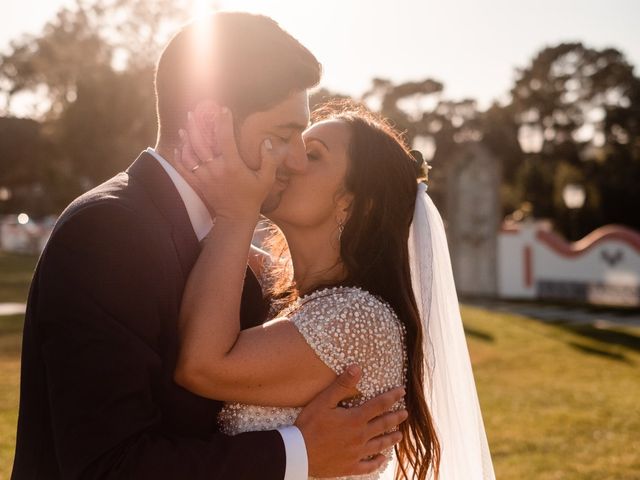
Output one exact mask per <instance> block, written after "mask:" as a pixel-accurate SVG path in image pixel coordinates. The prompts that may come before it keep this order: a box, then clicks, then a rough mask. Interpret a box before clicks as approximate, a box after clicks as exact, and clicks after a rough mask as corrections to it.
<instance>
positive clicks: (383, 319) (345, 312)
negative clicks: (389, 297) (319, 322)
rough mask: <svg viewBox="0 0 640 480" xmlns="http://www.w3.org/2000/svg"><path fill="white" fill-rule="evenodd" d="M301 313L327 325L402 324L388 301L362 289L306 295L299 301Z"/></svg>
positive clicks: (355, 288)
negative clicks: (358, 323) (344, 323)
mask: <svg viewBox="0 0 640 480" xmlns="http://www.w3.org/2000/svg"><path fill="white" fill-rule="evenodd" d="M297 310H298V311H299V312H304V314H305V316H309V315H311V316H312V317H315V318H316V319H317V318H318V317H320V318H323V319H325V320H326V321H349V322H353V321H356V322H374V323H375V324H378V325H382V324H392V325H393V326H397V325H398V324H399V323H400V321H399V320H398V317H397V315H396V313H395V312H394V310H393V308H392V307H391V306H390V305H389V303H387V302H386V301H385V300H384V299H382V298H380V297H379V296H377V295H374V294H373V293H371V292H369V291H367V290H364V289H362V288H359V287H331V288H325V289H322V290H316V291H315V292H313V293H311V294H309V295H305V296H303V297H301V298H300V299H299V300H298V305H297ZM294 313H295V312H294Z"/></svg>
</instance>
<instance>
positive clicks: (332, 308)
mask: <svg viewBox="0 0 640 480" xmlns="http://www.w3.org/2000/svg"><path fill="white" fill-rule="evenodd" d="M279 317H286V318H288V320H289V321H290V322H292V323H293V325H295V326H296V328H297V329H298V331H299V332H300V333H301V334H302V336H303V337H304V339H305V340H306V341H307V343H308V344H309V346H310V347H311V348H312V349H313V351H314V352H315V353H316V355H318V357H319V358H320V359H321V360H322V361H323V362H324V363H325V364H326V365H327V366H328V367H329V368H331V369H332V370H333V371H334V372H335V373H336V374H341V373H342V372H343V371H344V369H345V368H346V367H347V366H349V365H351V364H358V365H359V366H360V367H361V368H362V379H361V380H360V382H359V383H358V390H359V391H360V395H358V396H357V397H354V398H353V399H351V400H349V401H347V402H345V403H344V404H343V405H342V406H344V407H353V406H357V405H360V404H362V403H364V402H365V401H367V400H369V399H371V398H374V397H375V396H377V395H379V394H381V393H384V392H386V391H388V390H390V389H392V388H395V387H398V386H404V385H405V381H406V364H407V360H406V348H405V339H404V337H405V330H404V326H403V325H402V323H401V322H400V320H399V319H398V317H397V316H396V314H395V313H394V311H393V310H392V308H391V307H390V306H389V305H388V304H387V303H386V302H384V301H383V300H381V299H379V298H377V297H376V296H374V295H372V294H371V293H369V292H366V291H364V290H361V289H358V288H354V287H333V288H328V289H324V290H318V291H316V292H313V293H311V294H310V295H308V296H304V297H301V298H299V299H298V300H297V301H296V302H294V303H293V304H292V305H291V306H290V307H288V308H287V309H286V310H285V311H284V312H282V313H281V314H280V315H279ZM400 408H404V404H403V403H400V402H399V403H397V404H396V405H395V406H394V409H400ZM301 410H302V409H301V408H281V407H266V406H256V405H245V404H240V403H228V404H226V405H225V406H224V407H223V409H222V411H221V412H220V414H219V416H218V422H219V424H220V428H221V430H222V431H223V432H225V433H227V434H229V435H235V434H238V433H242V432H248V431H258V430H273V429H276V428H279V427H282V426H287V425H293V423H294V422H295V420H296V418H297V417H298V414H299V413H300V411H301ZM384 454H385V455H386V456H387V457H388V461H390V460H391V459H392V458H393V450H392V449H390V450H388V451H386V452H384ZM387 463H388V462H387ZM385 467H386V465H385ZM385 467H383V468H382V469H381V470H379V471H378V472H374V473H373V474H370V475H364V476H358V477H340V478H341V480H346V479H347V478H354V479H358V480H365V479H366V480H375V479H378V478H380V476H381V474H382V471H383V470H384V468H385Z"/></svg>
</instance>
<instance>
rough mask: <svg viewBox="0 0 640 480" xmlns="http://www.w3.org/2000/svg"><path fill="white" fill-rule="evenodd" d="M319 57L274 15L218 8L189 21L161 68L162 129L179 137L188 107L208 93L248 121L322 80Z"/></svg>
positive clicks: (158, 80)
mask: <svg viewBox="0 0 640 480" xmlns="http://www.w3.org/2000/svg"><path fill="white" fill-rule="evenodd" d="M320 74H321V66H320V63H319V62H318V60H317V59H316V57H314V56H313V54H312V53H311V52H310V51H309V50H307V49H306V48H305V47H304V46H303V45H302V44H300V42H298V41H297V40H296V39H295V38H293V37H292V36H291V35H290V34H289V33H287V32H285V31H284V30H283V29H282V28H281V27H280V26H279V25H278V24H277V23H276V22H275V21H274V20H272V19H271V18H269V17H266V16H263V15H254V14H250V13H244V12H217V13H214V14H212V15H210V16H208V17H206V18H205V19H203V20H198V21H194V22H192V23H189V24H187V25H186V26H184V27H183V28H182V29H181V30H180V31H179V32H178V33H177V34H176V35H175V36H174V37H173V38H172V39H171V40H170V41H169V43H168V44H167V46H166V47H165V49H164V51H163V52H162V54H161V56H160V60H159V61H158V65H157V68H156V76H155V88H156V101H157V102H156V106H157V113H158V123H159V129H160V130H159V131H160V133H161V135H162V137H163V139H164V140H168V141H176V142H177V136H178V129H179V128H181V127H182V126H183V125H184V123H185V119H186V115H187V112H188V111H190V110H191V109H192V108H193V107H194V106H195V104H196V103H197V102H198V101H200V100H203V99H205V98H211V99H213V100H215V101H217V102H219V103H220V104H221V105H226V106H228V107H229V108H231V109H232V111H233V113H234V119H235V120H236V121H237V122H238V121H242V120H243V119H244V118H245V117H246V116H248V115H250V114H251V113H255V112H259V111H264V110H268V109H269V108H271V107H273V106H275V105H277V104H278V103H280V102H282V101H283V100H285V99H286V98H287V97H288V96H289V95H290V94H291V93H293V92H297V91H302V90H306V89H308V88H311V87H313V86H315V85H317V84H318V82H319V81H320Z"/></svg>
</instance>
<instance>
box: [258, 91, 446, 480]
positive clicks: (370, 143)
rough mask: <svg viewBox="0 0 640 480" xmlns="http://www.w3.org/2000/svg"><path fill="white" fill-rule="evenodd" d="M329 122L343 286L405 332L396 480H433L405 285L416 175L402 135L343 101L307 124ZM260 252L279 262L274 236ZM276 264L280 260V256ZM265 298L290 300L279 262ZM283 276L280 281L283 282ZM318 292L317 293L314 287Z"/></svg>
mask: <svg viewBox="0 0 640 480" xmlns="http://www.w3.org/2000/svg"><path fill="white" fill-rule="evenodd" d="M328 119H336V120H340V121H342V122H344V123H346V124H347V125H348V126H349V128H350V130H351V132H350V133H351V138H350V143H349V165H348V167H347V173H346V177H345V181H344V186H345V189H346V190H347V191H349V192H351V193H353V197H354V198H353V202H352V204H351V207H350V212H349V216H348V218H347V221H346V223H345V225H344V230H343V232H342V234H341V236H340V256H341V261H342V263H343V264H344V267H345V270H346V273H347V277H346V279H345V281H344V282H343V283H344V284H347V285H353V286H357V287H360V288H362V289H364V290H367V291H369V292H371V293H372V294H374V295H378V296H379V297H381V298H383V299H384V300H386V301H387V302H388V303H389V304H390V305H391V307H392V308H393V309H394V311H395V312H396V315H397V316H398V318H399V319H400V321H401V322H402V323H403V324H404V326H405V328H406V332H407V335H406V345H407V356H408V365H407V374H408V378H407V388H406V391H407V394H406V406H407V410H408V412H409V418H408V419H407V421H406V422H404V423H403V424H402V425H401V426H400V431H401V432H402V434H403V438H402V441H401V442H400V443H399V444H398V445H397V446H396V447H395V450H396V455H397V457H398V468H397V470H396V475H395V476H396V479H401V478H405V479H406V478H409V475H410V474H409V472H413V475H411V476H412V478H417V479H419V480H425V479H426V478H427V476H428V474H429V470H430V469H431V470H432V472H433V473H434V478H437V476H438V466H439V461H440V444H439V441H438V438H437V435H436V430H435V428H434V424H433V419H432V417H431V413H430V411H429V408H428V406H427V403H426V399H425V393H424V392H425V385H423V379H424V368H425V359H424V355H425V354H424V351H423V336H424V335H425V332H423V331H422V322H421V320H420V315H419V313H418V307H417V304H416V300H415V296H414V292H413V289H412V286H411V272H410V267H409V249H408V238H409V228H410V225H411V221H412V218H413V211H414V207H415V201H416V195H417V181H418V180H419V179H420V176H421V175H420V173H419V172H420V169H419V168H417V162H416V161H415V159H414V157H413V156H412V155H411V152H410V150H409V148H408V147H407V145H406V142H405V140H404V138H403V136H402V135H401V134H400V133H399V132H398V131H397V130H395V129H394V128H393V127H392V126H391V125H390V124H389V123H388V122H387V121H386V120H384V119H383V118H382V117H379V116H377V115H375V114H373V113H371V112H370V111H368V110H367V109H366V108H365V107H363V106H360V105H357V104H355V103H353V102H350V101H340V102H332V103H328V104H325V105H322V106H321V107H319V108H318V109H316V110H315V111H314V113H313V120H314V121H321V120H328ZM268 247H269V248H270V249H271V251H272V253H274V254H275V256H276V257H277V256H278V253H280V254H281V255H284V258H286V254H287V252H286V245H285V243H284V239H283V237H282V235H281V234H274V235H273V236H272V237H271V238H270V240H269V241H268ZM280 258H283V257H282V256H281V257H280ZM275 263H276V264H277V266H276V267H275V268H274V269H273V270H272V277H273V278H272V280H275V279H277V280H278V281H277V282H275V283H272V285H274V287H273V291H272V298H274V299H278V298H279V299H281V300H285V302H286V303H288V301H290V300H291V299H292V298H294V297H295V295H296V294H297V292H296V291H295V285H294V284H292V282H291V275H290V274H291V272H290V269H289V274H288V275H287V274H286V269H287V268H288V266H287V264H286V263H284V264H283V263H278V262H275ZM283 274H284V275H283ZM317 287H318V286H317Z"/></svg>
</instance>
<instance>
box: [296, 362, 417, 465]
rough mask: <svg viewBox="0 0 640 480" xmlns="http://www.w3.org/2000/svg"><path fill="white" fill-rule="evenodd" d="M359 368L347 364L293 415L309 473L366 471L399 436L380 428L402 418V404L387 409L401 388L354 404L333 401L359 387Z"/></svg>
mask: <svg viewBox="0 0 640 480" xmlns="http://www.w3.org/2000/svg"><path fill="white" fill-rule="evenodd" d="M361 374H362V372H361V371H360V369H359V368H358V367H355V366H352V367H349V368H348V369H347V370H346V371H345V372H344V373H343V374H342V375H340V376H339V377H338V378H337V379H336V381H335V382H333V383H332V384H331V385H330V386H329V387H328V388H326V389H325V390H324V391H322V392H320V393H319V394H318V395H317V396H316V397H315V398H314V399H313V400H312V401H311V402H310V403H309V404H308V405H307V406H306V407H305V408H304V410H302V412H301V413H300V415H299V416H298V419H297V420H296V426H297V427H298V428H299V429H300V431H301V432H302V436H303V437H304V441H305V444H306V447H307V456H308V457H309V475H310V476H313V477H342V476H348V475H364V474H367V473H371V472H373V471H375V470H377V469H378V468H380V467H381V466H382V464H383V463H384V462H385V460H386V458H385V457H384V456H383V455H381V454H380V452H382V451H384V450H386V449H387V448H390V447H391V446H393V445H395V444H396V443H398V442H399V441H400V440H402V434H401V433H400V432H391V433H385V432H390V431H391V430H393V429H394V428H395V427H397V426H398V425H400V424H401V423H402V422H404V421H405V420H406V419H407V412H406V410H400V411H396V412H389V410H390V409H391V407H392V406H393V405H394V404H395V403H396V402H398V401H399V400H400V399H401V398H402V397H403V396H404V389H403V388H396V389H394V390H390V391H389V392H386V393H384V394H382V395H380V396H378V397H376V398H374V399H372V400H369V401H368V402H366V403H364V404H362V405H360V406H359V407H354V408H349V409H346V408H340V407H338V404H339V403H340V402H341V401H342V400H345V399H348V398H350V397H353V396H354V395H356V394H357V393H358V392H357V390H356V385H357V384H358V381H359V380H360V376H361Z"/></svg>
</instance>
